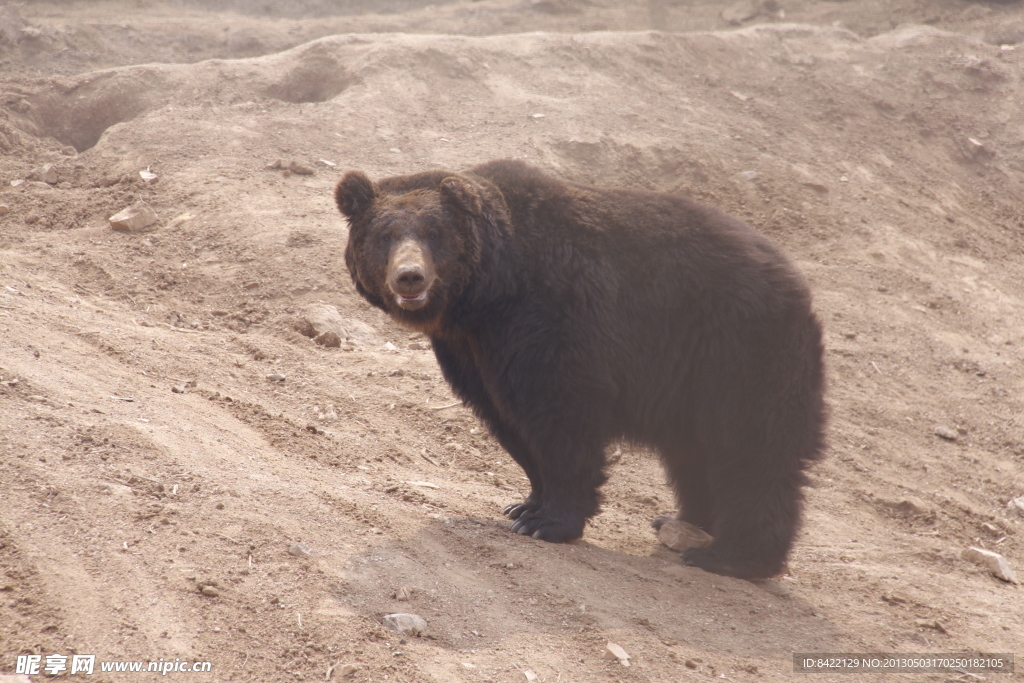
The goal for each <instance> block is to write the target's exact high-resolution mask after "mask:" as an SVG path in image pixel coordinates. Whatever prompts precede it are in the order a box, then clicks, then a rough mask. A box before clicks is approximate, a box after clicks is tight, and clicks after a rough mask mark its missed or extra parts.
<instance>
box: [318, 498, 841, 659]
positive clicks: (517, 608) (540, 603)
mask: <svg viewBox="0 0 1024 683" xmlns="http://www.w3.org/2000/svg"><path fill="white" fill-rule="evenodd" d="M508 527H509V523H508V522H507V521H505V520H502V519H498V518H495V519H487V520H481V519H475V518H472V517H452V518H439V519H431V520H430V521H428V522H427V523H426V524H424V525H423V526H422V527H421V528H420V529H419V531H418V532H417V533H416V534H415V535H413V536H410V537H407V538H402V539H388V540H386V541H384V542H383V543H382V544H381V545H379V546H375V547H373V548H371V549H368V550H367V551H365V552H362V553H357V554H353V555H350V556H348V557H347V563H346V565H345V566H344V568H343V573H344V575H345V577H346V578H345V580H344V581H341V582H339V583H338V584H336V586H335V587H334V597H335V598H336V599H337V600H338V601H339V602H340V603H342V604H344V605H345V606H346V607H347V608H349V609H352V610H354V611H355V612H357V613H359V614H362V615H364V616H366V617H369V618H371V619H373V620H375V621H377V622H378V623H381V622H382V621H383V617H384V615H386V614H390V613H396V612H403V613H414V614H418V615H419V616H421V617H423V618H424V619H426V620H427V622H428V624H429V627H428V630H427V632H426V638H427V639H428V640H429V641H431V642H433V643H434V644H435V645H437V646H440V647H442V648H444V649H449V650H464V649H466V648H473V647H488V646H497V645H499V644H500V642H501V641H504V640H506V639H507V638H509V637H511V636H513V635H514V634H517V633H522V632H526V633H531V634H537V635H542V634H550V635H552V636H555V637H561V638H565V639H569V638H570V637H571V638H572V639H575V638H578V637H579V636H580V635H581V634H583V635H584V636H586V635H588V634H589V635H590V636H591V637H597V636H601V637H602V638H603V637H606V636H608V635H609V634H611V633H612V632H615V633H621V632H622V631H623V630H626V631H639V632H646V633H648V634H652V635H653V636H654V637H655V638H656V639H657V640H660V641H661V643H662V644H665V645H666V647H670V648H674V647H675V646H676V645H678V646H680V648H681V650H683V651H686V652H704V653H708V654H720V655H728V656H730V657H747V658H756V659H780V660H782V659H784V660H786V661H791V659H792V654H793V653H796V652H831V651H842V647H841V645H840V644H841V643H843V642H848V640H849V639H848V638H846V637H844V636H843V634H842V632H841V629H839V628H838V627H837V626H836V625H835V624H832V623H830V622H828V621H827V620H825V619H823V618H821V617H819V616H816V614H815V610H814V608H813V606H811V605H809V604H808V603H806V602H805V601H804V600H803V599H801V598H800V597H798V596H797V595H795V594H794V592H793V591H792V590H790V588H789V586H787V585H786V584H788V583H789V581H788V580H786V579H782V578H776V579H770V580H767V581H760V582H756V583H754V582H749V581H744V580H740V579H734V578H730V577H724V576H719V575H716V574H711V573H708V572H705V571H703V570H700V569H697V568H694V567H688V566H685V565H684V564H683V563H682V560H681V559H680V558H679V556H678V554H677V553H675V552H673V551H671V550H669V549H667V548H664V547H663V546H658V548H659V549H658V550H655V551H653V553H652V554H651V555H650V556H646V557H644V556H638V555H631V554H627V553H624V552H619V551H615V550H609V549H606V548H602V547H599V546H596V545H593V544H591V543H588V542H587V541H586V540H585V537H584V540H580V541H575V542H573V543H566V544H551V543H546V542H543V541H538V540H534V539H532V538H528V537H523V536H517V535H516V534H513V533H512V532H511V531H510V530H509V528H508ZM645 531H646V530H644V529H642V528H641V529H638V531H637V532H638V533H644V532H645ZM647 532H648V533H651V534H652V539H653V532H651V531H647ZM400 587H408V588H410V589H411V597H410V598H409V599H408V600H407V601H400V600H398V599H396V597H395V592H396V590H397V589H399V588H400ZM603 642H604V641H603V640H602V643H603ZM580 654H581V655H582V654H585V653H583V652H581V653H580Z"/></svg>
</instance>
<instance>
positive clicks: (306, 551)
mask: <svg viewBox="0 0 1024 683" xmlns="http://www.w3.org/2000/svg"><path fill="white" fill-rule="evenodd" d="M288 554H289V555H294V556H295V557H310V556H311V555H312V554H313V549H312V548H310V547H309V546H308V545H306V544H305V543H296V544H294V545H293V546H292V547H291V548H288Z"/></svg>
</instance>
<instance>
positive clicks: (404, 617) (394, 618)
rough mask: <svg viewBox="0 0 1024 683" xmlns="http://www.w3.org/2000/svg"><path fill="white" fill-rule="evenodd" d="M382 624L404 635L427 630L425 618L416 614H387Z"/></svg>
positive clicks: (413, 634) (421, 632) (412, 634)
mask: <svg viewBox="0 0 1024 683" xmlns="http://www.w3.org/2000/svg"><path fill="white" fill-rule="evenodd" d="M384 625H385V626H387V627H388V628H389V629H391V630H392V631H397V632H398V633H401V634H402V635H406V636H419V635H422V634H423V633H426V631H427V620H426V619H424V618H423V617H421V616H419V615H417V614H402V613H397V614H388V615H386V616H385V617H384Z"/></svg>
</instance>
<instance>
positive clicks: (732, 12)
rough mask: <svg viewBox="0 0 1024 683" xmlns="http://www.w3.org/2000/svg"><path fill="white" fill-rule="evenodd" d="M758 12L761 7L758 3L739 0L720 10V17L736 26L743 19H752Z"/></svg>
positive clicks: (749, 0)
mask: <svg viewBox="0 0 1024 683" xmlns="http://www.w3.org/2000/svg"><path fill="white" fill-rule="evenodd" d="M760 13H761V7H760V5H759V4H758V3H756V2H751V0H740V2H737V3H734V4H732V5H729V6H728V7H726V8H725V9H724V10H722V19H724V20H725V21H727V22H728V23H730V24H733V25H734V26H737V25H739V24H742V23H743V22H744V21H749V20H750V19H753V18H754V17H756V16H757V15H758V14H760Z"/></svg>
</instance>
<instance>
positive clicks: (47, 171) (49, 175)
mask: <svg viewBox="0 0 1024 683" xmlns="http://www.w3.org/2000/svg"><path fill="white" fill-rule="evenodd" d="M29 177H30V178H33V179H38V180H41V181H43V182H44V183H46V184H47V185H56V184H57V180H58V178H57V169H56V168H54V166H53V164H46V165H45V166H43V167H42V168H40V169H38V170H35V171H33V172H32V175H31V176H29Z"/></svg>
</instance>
